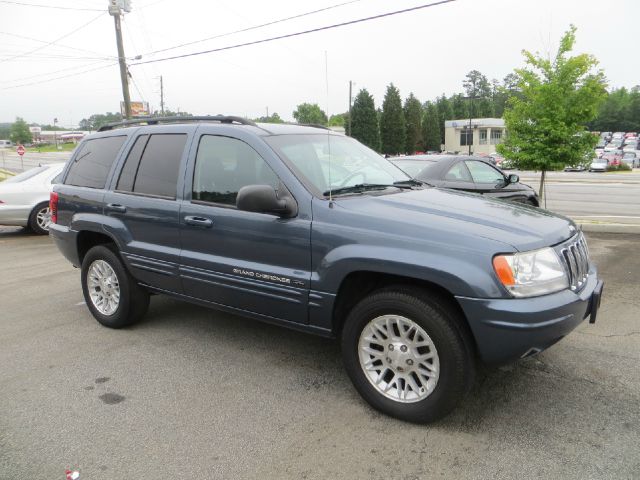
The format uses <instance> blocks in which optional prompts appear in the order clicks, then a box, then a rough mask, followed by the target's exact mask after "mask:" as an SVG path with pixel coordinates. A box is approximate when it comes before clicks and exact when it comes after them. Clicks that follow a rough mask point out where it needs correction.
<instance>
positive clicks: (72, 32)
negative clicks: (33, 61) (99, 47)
mask: <svg viewBox="0 0 640 480" xmlns="http://www.w3.org/2000/svg"><path fill="white" fill-rule="evenodd" d="M105 13H106V12H102V13H100V15H98V16H97V17H95V18H93V19H91V20H89V21H88V22H87V23H84V24H82V25H80V26H79V27H78V28H76V29H75V30H71V31H70V32H69V33H66V34H65V35H63V36H61V37H59V38H56V39H55V40H53V41H51V42H48V43H46V44H45V45H43V46H42V47H38V48H36V49H34V50H29V51H28V52H23V53H19V54H17V55H14V56H12V57H9V58H5V59H3V60H0V62H8V61H9V60H13V59H14V58H18V57H26V56H28V55H31V54H32V53H35V52H37V51H39V50H41V49H43V48H47V47H48V46H49V45H53V44H55V43H58V42H59V41H60V40H62V39H63V38H67V37H69V36H71V35H73V34H74V33H76V32H77V31H79V30H82V29H83V28H85V27H87V26H89V25H90V24H92V23H93V22H95V21H96V20H98V19H99V18H101V17H102V16H103V15H104V14H105Z"/></svg>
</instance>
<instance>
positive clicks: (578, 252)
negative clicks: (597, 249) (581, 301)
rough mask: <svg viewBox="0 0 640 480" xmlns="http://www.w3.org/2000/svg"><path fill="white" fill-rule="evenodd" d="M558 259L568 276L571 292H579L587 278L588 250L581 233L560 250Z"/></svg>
mask: <svg viewBox="0 0 640 480" xmlns="http://www.w3.org/2000/svg"><path fill="white" fill-rule="evenodd" d="M560 258H561V259H562V261H563V263H564V266H565V269H566V271H567V275H568V276H569V285H570V286H571V290H574V291H575V290H580V289H581V288H582V287H583V286H584V284H585V283H586V280H587V277H588V276H589V250H588V247H587V242H586V241H585V239H584V236H583V235H582V233H580V234H579V236H578V238H577V239H575V240H573V241H570V242H568V243H567V244H566V245H564V246H563V247H562V248H561V250H560Z"/></svg>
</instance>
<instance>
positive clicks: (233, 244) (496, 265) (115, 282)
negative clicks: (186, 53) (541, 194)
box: [50, 116, 602, 422]
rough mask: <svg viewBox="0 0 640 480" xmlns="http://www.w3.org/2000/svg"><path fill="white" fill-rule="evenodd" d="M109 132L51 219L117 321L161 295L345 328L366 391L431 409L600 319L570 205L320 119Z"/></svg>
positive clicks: (60, 196)
mask: <svg viewBox="0 0 640 480" xmlns="http://www.w3.org/2000/svg"><path fill="white" fill-rule="evenodd" d="M101 130H102V131H99V132H98V133H97V134H94V135H91V136H89V137H87V138H86V139H85V140H84V141H83V142H82V143H81V144H80V145H79V146H78V148H77V149H76V151H75V152H74V154H73V156H72V158H71V159H70V161H69V163H68V164H67V166H66V167H65V170H64V172H63V178H64V180H63V182H62V183H61V184H60V185H57V186H56V187H55V188H54V192H53V193H52V194H51V205H50V206H51V211H52V225H51V227H50V233H51V236H52V237H53V239H54V240H55V242H56V244H57V245H58V247H59V249H60V250H61V252H62V253H63V254H64V256H65V257H66V258H67V259H69V261H70V262H71V263H72V264H73V265H75V266H76V267H80V268H81V282H82V289H83V292H84V297H85V300H86V303H87V306H88V308H89V310H90V311H91V313H92V314H93V316H94V317H95V318H96V319H97V320H98V321H99V322H100V323H101V324H103V325H105V326H107V327H111V328H120V327H124V326H127V325H130V324H132V323H134V322H135V321H137V320H138V319H140V318H141V317H142V316H143V315H144V314H145V312H146V311H147V308H148V305H149V296H150V294H152V293H154V294H166V295H171V296H173V297H176V298H180V299H183V300H186V301H189V302H193V303H197V304H200V305H204V306H208V307H212V308H216V309H220V310H224V311H227V312H232V313H237V314H240V315H245V316H249V317H253V318H257V319H259V320H262V321H265V322H269V323H274V324H277V325H282V326H285V327H289V328H294V329H297V330H303V331H306V332H311V333H315V334H318V335H323V336H327V337H337V338H338V339H339V340H340V342H341V346H342V354H343V358H344V364H345V367H346V370H347V372H348V374H349V376H350V377H351V380H352V381H353V384H354V386H355V388H356V389H357V390H358V391H359V392H360V394H361V395H362V396H363V397H364V398H365V399H366V400H367V402H369V403H370V404H371V405H372V406H373V407H375V408H377V409H378V410H381V411H383V412H385V413H387V414H390V415H393V416H395V417H398V418H401V419H405V420H409V421H413V422H429V421H432V420H435V419H437V418H439V417H442V416H443V415H445V414H446V413H448V412H449V411H451V410H452V409H453V408H454V407H455V406H456V405H457V404H458V402H459V401H460V400H461V399H462V398H463V397H464V395H465V394H466V393H467V392H468V391H469V389H470V387H471V385H472V382H473V379H474V372H475V368H476V365H478V364H479V363H480V362H483V363H488V364H497V363H504V362H508V361H513V360H516V359H519V358H523V357H526V356H528V355H532V354H535V353H537V352H539V351H541V350H543V349H545V348H547V347H549V346H550V345H552V344H554V343H555V342H557V341H558V340H560V339H561V338H562V337H564V336H565V335H567V334H568V333H569V332H570V331H571V330H573V329H574V328H575V327H576V326H577V325H579V324H580V323H581V322H582V321H583V320H584V319H585V318H587V317H589V316H590V321H592V322H593V321H595V319H596V313H597V309H598V306H599V302H600V297H601V292H602V281H600V280H599V279H598V276H597V273H596V268H595V266H594V265H593V264H592V263H591V262H590V260H589V253H588V249H587V244H586V242H585V239H584V236H583V235H582V232H581V231H579V230H578V229H577V228H576V226H575V225H574V223H573V222H572V221H571V220H569V219H567V218H564V217H561V216H558V215H554V214H552V213H550V212H548V211H545V210H542V209H538V208H536V207H532V206H526V205H515V204H510V203H506V202H503V201H501V200H495V199H490V198H483V197H481V196H478V195H475V194H470V193H464V192H456V191H452V190H446V189H439V188H432V187H430V186H429V185H426V184H424V183H422V182H420V181H417V180H413V179H411V178H410V177H408V176H407V175H406V174H405V173H404V172H402V171H401V170H400V169H399V168H397V167H396V166H394V165H393V164H391V163H390V162H388V161H387V160H385V159H384V158H382V157H381V156H380V155H378V154H376V153H375V152H373V151H372V150H369V149H368V148H367V147H365V146H363V145H361V144H360V143H358V142H357V141H355V140H354V139H352V138H349V137H346V136H343V135H341V134H337V133H335V132H332V131H329V130H326V129H323V128H318V127H311V126H300V125H283V124H281V125H276V124H254V123H252V122H249V121H247V120H244V119H241V118H238V117H227V116H216V117H196V118H191V119H188V120H187V119H181V118H164V119H162V118H160V119H158V118H155V119H146V120H144V121H141V120H138V121H136V122H122V123H121V124H118V125H109V126H106V127H103V128H102V129H101Z"/></svg>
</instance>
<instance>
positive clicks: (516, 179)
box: [507, 173, 520, 184]
mask: <svg viewBox="0 0 640 480" xmlns="http://www.w3.org/2000/svg"><path fill="white" fill-rule="evenodd" d="M507 180H508V182H507V183H509V184H511V183H518V182H519V181H520V177H519V176H518V175H516V174H515V173H512V174H511V175H509V176H508V177H507Z"/></svg>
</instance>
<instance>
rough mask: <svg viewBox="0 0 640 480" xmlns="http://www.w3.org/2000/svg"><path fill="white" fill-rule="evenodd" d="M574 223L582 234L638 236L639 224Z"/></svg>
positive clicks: (639, 232) (639, 231)
mask: <svg viewBox="0 0 640 480" xmlns="http://www.w3.org/2000/svg"><path fill="white" fill-rule="evenodd" d="M574 221H575V222H576V225H578V226H579V227H580V228H581V229H582V231H583V232H599V233H635V234H640V224H634V223H608V222H584V221H583V222H579V221H577V220H574Z"/></svg>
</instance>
